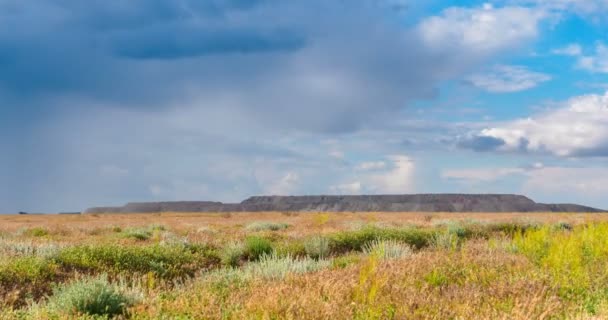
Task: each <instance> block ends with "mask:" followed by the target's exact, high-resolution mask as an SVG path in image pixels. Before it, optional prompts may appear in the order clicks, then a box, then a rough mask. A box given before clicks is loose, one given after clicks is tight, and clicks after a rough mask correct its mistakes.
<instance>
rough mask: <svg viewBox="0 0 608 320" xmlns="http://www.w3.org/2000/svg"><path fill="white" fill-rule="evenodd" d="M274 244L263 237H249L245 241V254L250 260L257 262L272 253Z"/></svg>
mask: <svg viewBox="0 0 608 320" xmlns="http://www.w3.org/2000/svg"><path fill="white" fill-rule="evenodd" d="M272 251H273V247H272V242H271V241H270V240H268V239H265V238H262V237H248V238H247V239H245V252H246V254H247V256H248V257H249V259H251V260H257V259H258V258H260V257H261V256H262V255H267V254H270V253H272Z"/></svg>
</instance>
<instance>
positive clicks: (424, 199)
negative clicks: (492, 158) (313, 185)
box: [84, 194, 605, 213]
mask: <svg viewBox="0 0 608 320" xmlns="http://www.w3.org/2000/svg"><path fill="white" fill-rule="evenodd" d="M246 211H248V212H256V211H257V212H259V211H300V212H312V211H317V212H318V211H325V212H347V211H348V212H369V211H381V212H605V211H604V210H600V209H596V208H592V207H587V206H582V205H578V204H545V203H537V202H534V201H533V200H531V199H530V198H528V197H525V196H522V195H515V194H404V195H352V196H334V195H319V196H256V197H250V198H248V199H246V200H244V201H242V202H240V203H222V202H213V201H175V202H133V203H128V204H126V205H124V206H122V207H93V208H89V209H87V210H85V211H84V213H159V212H246Z"/></svg>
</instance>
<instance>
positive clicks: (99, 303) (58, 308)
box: [47, 275, 139, 317]
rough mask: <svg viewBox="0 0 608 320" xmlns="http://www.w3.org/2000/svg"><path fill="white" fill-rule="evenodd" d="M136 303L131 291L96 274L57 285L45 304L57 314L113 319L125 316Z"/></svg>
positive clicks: (135, 296) (136, 300) (136, 299)
mask: <svg viewBox="0 0 608 320" xmlns="http://www.w3.org/2000/svg"><path fill="white" fill-rule="evenodd" d="M138 300H139V299H138V297H137V295H136V294H134V293H133V291H132V290H129V289H128V288H126V287H124V286H120V285H119V284H113V283H110V281H109V280H108V277H107V276H106V275H100V276H97V277H94V278H85V279H81V280H77V281H74V282H71V283H67V284H63V285H60V286H58V287H57V288H56V289H55V290H53V295H51V296H50V297H49V299H48V302H47V305H48V308H49V309H51V310H53V311H55V312H58V313H68V314H72V315H79V314H88V315H98V316H108V317H113V316H117V315H125V314H126V312H127V309H128V308H129V307H130V306H132V305H134V304H135V303H136V302H138Z"/></svg>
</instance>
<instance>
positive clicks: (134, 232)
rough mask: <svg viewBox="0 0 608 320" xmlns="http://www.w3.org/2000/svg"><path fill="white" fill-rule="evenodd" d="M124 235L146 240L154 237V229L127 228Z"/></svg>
mask: <svg viewBox="0 0 608 320" xmlns="http://www.w3.org/2000/svg"><path fill="white" fill-rule="evenodd" d="M123 235H124V237H125V238H131V239H135V240H140V241H146V240H148V239H150V238H151V237H152V231H150V230H147V229H127V230H125V232H124V234H123Z"/></svg>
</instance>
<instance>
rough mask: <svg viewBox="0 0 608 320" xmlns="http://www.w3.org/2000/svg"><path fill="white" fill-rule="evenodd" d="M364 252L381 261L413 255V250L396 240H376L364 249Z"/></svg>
mask: <svg viewBox="0 0 608 320" xmlns="http://www.w3.org/2000/svg"><path fill="white" fill-rule="evenodd" d="M363 252H365V253H366V254H368V255H375V256H378V257H380V258H381V259H401V258H406V257H409V256H411V255H412V248H411V247H410V246H409V245H407V244H405V243H402V242H399V241H396V240H374V241H371V242H368V243H367V244H366V245H365V246H364V247H363Z"/></svg>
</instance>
